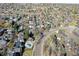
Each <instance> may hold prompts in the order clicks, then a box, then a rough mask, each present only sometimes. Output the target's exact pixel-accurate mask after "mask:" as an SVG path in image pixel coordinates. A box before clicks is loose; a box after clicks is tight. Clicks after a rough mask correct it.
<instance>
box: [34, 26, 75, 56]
mask: <svg viewBox="0 0 79 59" xmlns="http://www.w3.org/2000/svg"><path fill="white" fill-rule="evenodd" d="M62 28H63V29H66V28H67V29H68V28H69V27H62ZM59 29H61V28H60V27H59V28H56V29H51V30H50V31H49V32H47V33H46V35H45V36H44V37H43V38H42V39H41V40H40V42H39V43H38V44H37V43H36V44H35V45H34V49H33V55H34V56H43V45H44V44H45V43H44V42H45V41H46V39H47V38H48V37H50V35H52V34H53V33H54V32H55V31H57V30H59ZM69 29H70V28H69ZM68 36H70V37H72V36H73V37H75V35H74V34H73V33H68Z"/></svg>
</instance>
